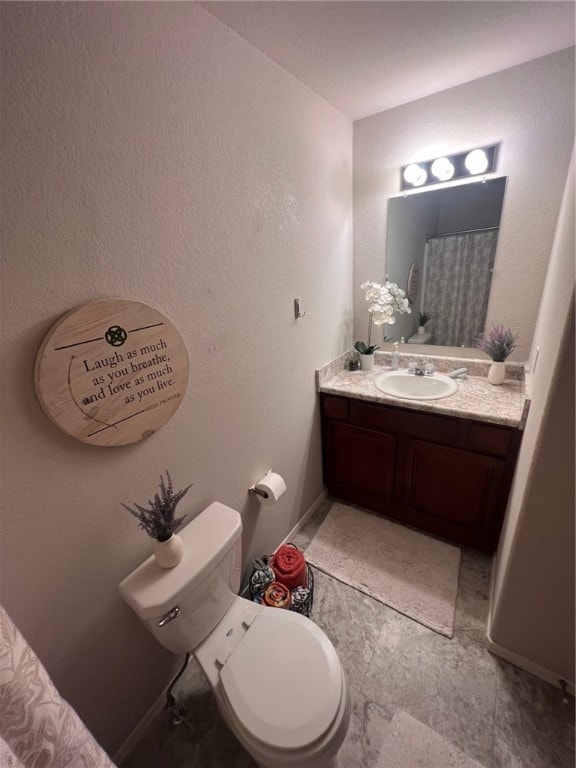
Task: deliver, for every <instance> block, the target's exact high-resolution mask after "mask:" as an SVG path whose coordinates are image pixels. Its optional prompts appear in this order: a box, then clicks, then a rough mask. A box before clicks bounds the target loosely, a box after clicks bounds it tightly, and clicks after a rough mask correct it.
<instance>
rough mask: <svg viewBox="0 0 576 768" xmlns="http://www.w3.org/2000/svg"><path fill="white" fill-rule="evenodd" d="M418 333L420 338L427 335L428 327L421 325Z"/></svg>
mask: <svg viewBox="0 0 576 768" xmlns="http://www.w3.org/2000/svg"><path fill="white" fill-rule="evenodd" d="M418 333H419V334H420V336H423V335H424V334H425V333H426V327H425V326H424V325H420V326H419V327H418Z"/></svg>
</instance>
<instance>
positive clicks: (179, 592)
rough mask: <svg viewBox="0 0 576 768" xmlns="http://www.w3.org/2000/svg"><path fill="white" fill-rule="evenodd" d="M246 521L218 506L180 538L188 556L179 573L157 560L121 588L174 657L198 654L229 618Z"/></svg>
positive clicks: (203, 514) (150, 560)
mask: <svg viewBox="0 0 576 768" xmlns="http://www.w3.org/2000/svg"><path fill="white" fill-rule="evenodd" d="M241 533H242V519H241V517H240V515H239V513H238V512H236V510H234V509H231V508H230V507H227V506H225V505H224V504H220V503H219V502H217V501H215V502H213V503H212V504H210V506H209V507H206V509H205V510H204V511H202V512H201V513H200V514H199V515H197V516H196V517H195V518H194V519H193V520H192V521H191V522H189V523H188V525H186V526H185V527H184V528H182V529H181V530H180V531H179V532H178V535H179V536H180V538H181V539H182V543H183V545H184V555H183V557H182V560H181V561H180V563H178V565H177V566H175V567H174V568H161V567H160V566H159V565H158V564H157V563H156V561H155V559H154V557H153V556H152V557H149V558H148V560H146V561H145V562H143V563H142V565H140V566H138V568H136V570H135V571H133V572H132V573H131V574H130V575H129V576H127V577H126V578H125V579H124V580H123V581H122V582H121V584H120V587H119V589H120V594H121V595H122V597H123V598H124V600H125V601H126V602H127V603H128V605H130V607H131V608H132V609H133V610H134V611H135V613H136V614H137V615H138V616H139V617H140V619H141V620H142V621H143V622H144V624H145V625H146V626H147V627H148V629H149V630H150V632H152V634H153V635H154V637H156V639H157V640H158V641H159V642H160V643H161V644H162V645H163V646H164V647H166V648H168V650H170V651H172V652H173V653H177V654H182V653H187V652H188V651H193V650H194V648H195V647H196V646H197V645H198V644H199V643H201V642H202V640H204V638H206V637H207V636H208V635H209V634H210V632H212V630H213V629H214V627H215V626H216V625H217V624H218V623H219V622H220V620H221V619H222V618H223V617H224V616H225V614H226V612H227V611H228V609H229V607H230V606H231V605H232V603H233V602H234V600H235V598H236V596H237V594H238V590H239V589H240V570H241V541H240V534H241Z"/></svg>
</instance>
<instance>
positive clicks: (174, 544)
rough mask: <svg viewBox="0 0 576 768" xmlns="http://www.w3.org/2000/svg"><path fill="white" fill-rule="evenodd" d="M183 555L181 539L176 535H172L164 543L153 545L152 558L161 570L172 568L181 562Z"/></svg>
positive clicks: (159, 542) (158, 542)
mask: <svg viewBox="0 0 576 768" xmlns="http://www.w3.org/2000/svg"><path fill="white" fill-rule="evenodd" d="M183 554H184V547H183V546H182V539H181V538H180V536H178V534H177V533H173V534H172V536H170V538H169V539H167V540H166V541H157V542H156V544H154V558H155V559H156V562H157V563H158V565H159V566H160V567H161V568H174V566H175V565H178V563H179V562H180V560H182V556H183Z"/></svg>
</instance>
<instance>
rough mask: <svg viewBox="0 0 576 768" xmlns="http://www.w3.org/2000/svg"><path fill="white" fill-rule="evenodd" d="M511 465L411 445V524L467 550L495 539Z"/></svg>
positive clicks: (406, 500)
mask: <svg viewBox="0 0 576 768" xmlns="http://www.w3.org/2000/svg"><path fill="white" fill-rule="evenodd" d="M504 467H505V462H504V461H503V460H501V459H497V458H494V457H491V456H485V455H483V454H476V453H471V452H469V451H465V450H461V449H458V448H451V447H447V446H443V445H437V444H435V443H428V442H425V441H421V440H414V439H409V440H407V444H406V462H405V471H404V473H403V484H404V485H403V507H404V509H405V515H406V516H405V520H406V522H410V523H411V524H413V525H419V526H421V527H423V528H424V529H425V530H428V531H431V532H433V533H437V534H439V535H441V536H446V537H448V538H453V539H455V540H456V541H459V542H460V543H462V544H473V543H474V542H476V541H480V540H479V539H478V535H479V534H480V539H481V541H480V543H481V544H485V541H484V540H485V539H487V538H488V539H489V538H490V535H491V532H492V529H493V527H494V523H495V521H496V520H497V519H498V520H499V519H500V518H501V507H502V498H501V496H502V494H501V489H502V478H503V475H504Z"/></svg>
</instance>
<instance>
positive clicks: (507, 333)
mask: <svg viewBox="0 0 576 768" xmlns="http://www.w3.org/2000/svg"><path fill="white" fill-rule="evenodd" d="M517 341H518V334H515V335H514V334H513V333H512V331H511V330H510V328H504V326H503V325H494V324H492V330H491V331H489V332H488V333H482V334H480V336H478V338H477V339H476V347H477V348H478V349H481V350H482V351H483V352H486V354H487V355H489V356H490V357H491V358H492V360H493V361H494V362H495V363H503V362H504V361H505V360H506V358H507V357H508V355H510V354H511V353H512V350H514V349H516V346H517V344H516V342H517Z"/></svg>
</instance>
